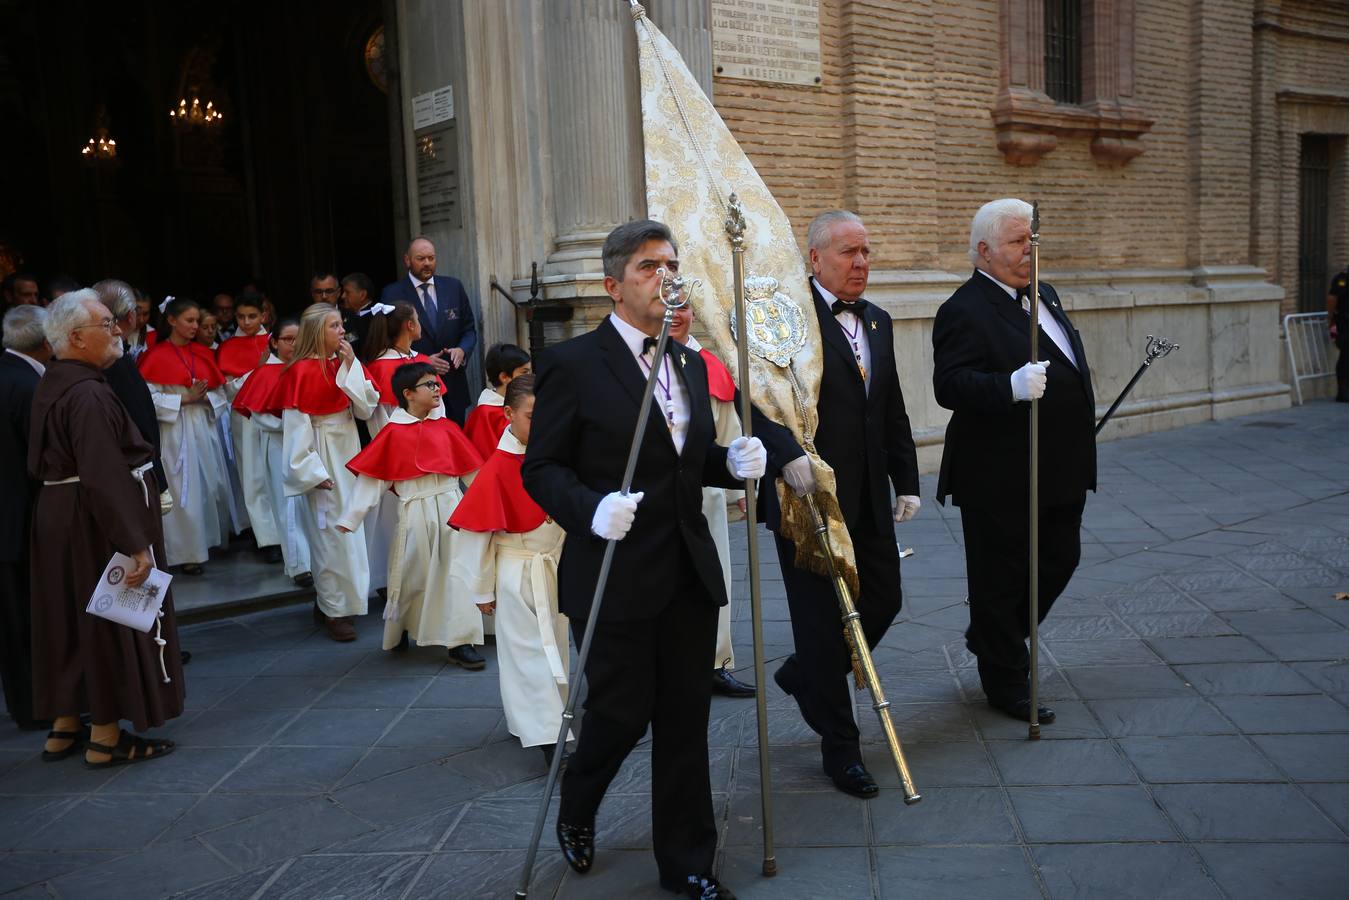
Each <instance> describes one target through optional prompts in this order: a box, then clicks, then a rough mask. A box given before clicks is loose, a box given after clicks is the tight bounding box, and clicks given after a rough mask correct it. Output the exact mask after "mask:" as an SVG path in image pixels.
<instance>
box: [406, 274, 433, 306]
mask: <svg viewBox="0 0 1349 900" xmlns="http://www.w3.org/2000/svg"><path fill="white" fill-rule="evenodd" d="M408 280H409V281H411V282H412V293H414V294H416V295H417V305H418V306H420V307H421V308H422V309H424V310H425V309H426V298H427V296H428V295H429V296H430V297H431V299H432V300H433V301H435V304H436V308H437V309H439V308H440V298H439V297H437V296H436V276H434V275H432V276H431V277H430V278H429V279H427V280H426V281H418V280H417V276H416V275H413V274H412V273H411V272H409V273H408ZM423 284H425V285H426V287H427V290H426V293H425V294H424V293H422V285H423ZM427 314H428V315H430V310H427Z"/></svg>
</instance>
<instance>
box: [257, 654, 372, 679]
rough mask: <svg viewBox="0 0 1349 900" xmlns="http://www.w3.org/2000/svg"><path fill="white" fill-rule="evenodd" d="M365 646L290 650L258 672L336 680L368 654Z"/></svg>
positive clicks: (266, 674) (269, 674)
mask: <svg viewBox="0 0 1349 900" xmlns="http://www.w3.org/2000/svg"><path fill="white" fill-rule="evenodd" d="M370 653H371V651H369V650H366V649H365V648H354V649H350V650H349V649H347V648H345V647H338V646H328V647H324V648H323V649H321V650H291V651H288V652H286V653H284V654H282V655H281V656H280V657H278V658H277V659H276V660H274V661H273V662H272V663H271V664H270V665H269V666H267V668H265V669H263V670H262V671H261V672H259V673H258V675H260V676H264V677H275V676H284V675H306V676H313V675H322V676H326V677H328V678H330V679H332V680H334V681H335V680H337V679H338V678H341V677H342V676H343V675H346V674H347V673H348V672H350V671H351V670H352V669H354V668H356V666H357V665H359V664H360V662H361V660H363V659H365V658H366V657H367V656H369V655H370Z"/></svg>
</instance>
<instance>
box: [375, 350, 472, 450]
mask: <svg viewBox="0 0 1349 900" xmlns="http://www.w3.org/2000/svg"><path fill="white" fill-rule="evenodd" d="M415 362H422V363H429V362H431V360H430V359H428V358H427V357H426V354H424V353H418V354H416V355H415V356H413V357H412V359H403V358H401V357H400V358H399V359H376V360H372V361H370V362H368V363H366V364H365V371H366V374H367V377H368V378H369V379H370V383H371V384H373V385H374V386H375V387H376V388H377V389H378V390H379V402H380V403H383V404H384V405H385V406H397V405H398V398H397V397H395V396H394V395H393V373H394V372H397V371H398V367H399V366H405V365H407V364H408V363H415ZM436 380H437V381H439V382H440V396H442V397H444V396H445V380H444V379H443V378H436ZM492 446H496V445H495V444H493V445H492Z"/></svg>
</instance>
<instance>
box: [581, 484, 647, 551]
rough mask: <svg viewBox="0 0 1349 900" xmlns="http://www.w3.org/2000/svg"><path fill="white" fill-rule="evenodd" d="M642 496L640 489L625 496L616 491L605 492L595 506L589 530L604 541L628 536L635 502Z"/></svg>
mask: <svg viewBox="0 0 1349 900" xmlns="http://www.w3.org/2000/svg"><path fill="white" fill-rule="evenodd" d="M643 496H644V494H643V492H642V491H638V492H637V493H635V494H628V495H627V496H626V497H625V496H623V495H622V494H620V493H619V492H618V491H614V492H613V493H612V494H605V495H604V499H602V500H601V501H600V505H599V506H597V507H595V517H594V518H593V519H591V520H590V530H591V531H593V532H595V534H596V535H598V536H599V537H602V538H604V539H605V540H606V541H621V540H623V538H625V537H627V536H628V531H629V529H631V528H632V520H633V518H634V517H635V516H636V515H637V504H638V503H639V502H641V499H642V497H643Z"/></svg>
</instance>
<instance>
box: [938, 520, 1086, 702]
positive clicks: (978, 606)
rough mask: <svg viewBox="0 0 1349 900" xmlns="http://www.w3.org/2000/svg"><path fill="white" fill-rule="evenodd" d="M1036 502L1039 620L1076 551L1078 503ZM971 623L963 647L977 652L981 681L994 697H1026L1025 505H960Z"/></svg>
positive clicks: (1077, 554)
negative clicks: (1044, 504) (1038, 509)
mask: <svg viewBox="0 0 1349 900" xmlns="http://www.w3.org/2000/svg"><path fill="white" fill-rule="evenodd" d="M1085 505H1086V496H1085V495H1083V498H1082V499H1081V500H1080V501H1078V502H1076V503H1069V504H1065V505H1061V506H1042V507H1041V508H1040V603H1039V614H1040V615H1039V621H1041V622H1043V621H1044V619H1045V616H1047V615H1048V614H1049V610H1050V609H1051V608H1052V607H1053V605H1054V601H1055V600H1057V599H1058V597H1059V594H1061V593H1063V589H1064V588H1065V587H1067V586H1068V581H1069V579H1071V578H1072V577H1073V572H1074V571H1075V570H1076V569H1077V564H1078V561H1079V560H1081V558H1082V509H1083V507H1084V506H1085ZM960 524H961V526H962V528H963V530H964V532H965V569H966V572H967V576H966V577H967V579H968V583H969V592H970V627H969V629H968V630H967V631H966V632H965V646H966V647H968V648H969V651H970V652H971V653H973V654H974V655H975V656H976V657H978V659H979V680H980V681H981V682H982V683H983V687H984V694H985V695H986V696H987V697H988V699H989V700H990V701H991V702H993V703H1007V702H1011V701H1014V700H1020V699H1025V698H1027V697H1029V696H1030V686H1029V684H1028V679H1029V678H1030V652H1029V651H1028V650H1027V649H1026V638H1027V637H1029V636H1030V534H1029V531H1028V529H1029V525H1030V513H1029V511H1028V510H1026V509H1025V508H1024V507H1020V506H1018V507H1015V508H1011V509H1008V508H1004V507H978V506H969V505H967V504H966V505H962V506H961V507H960Z"/></svg>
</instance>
